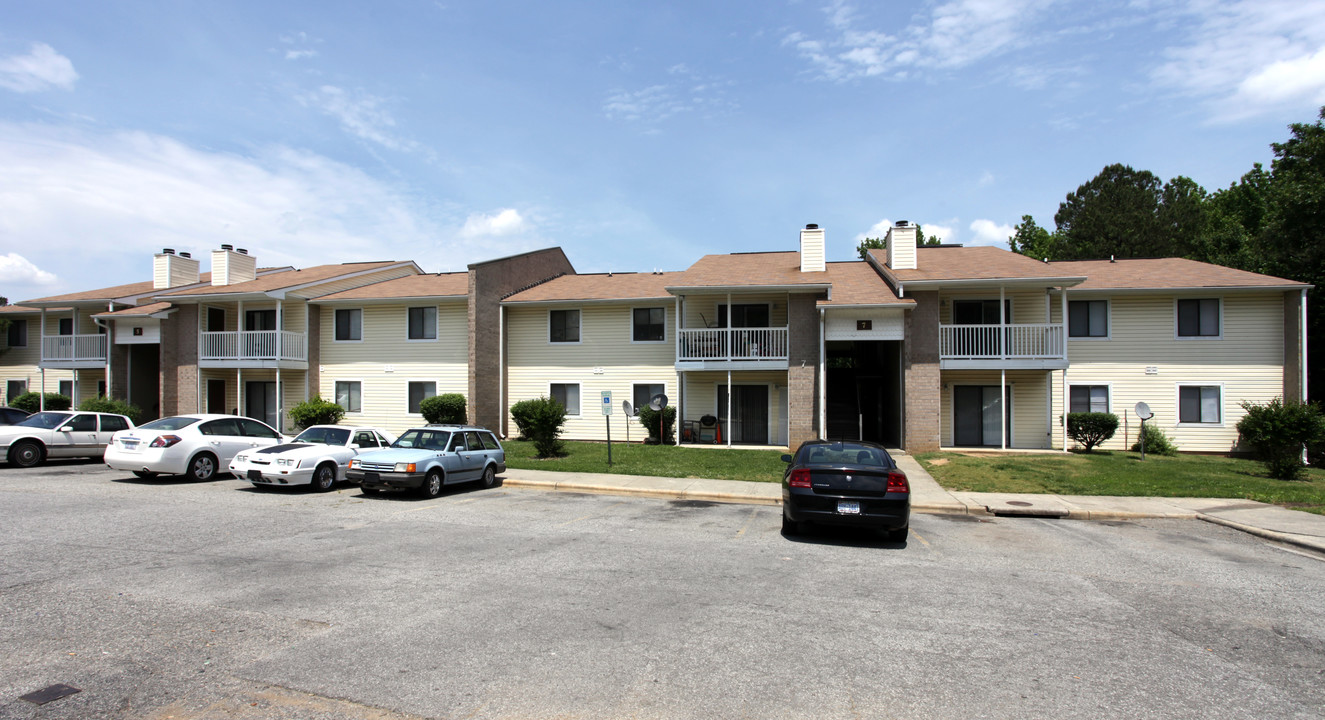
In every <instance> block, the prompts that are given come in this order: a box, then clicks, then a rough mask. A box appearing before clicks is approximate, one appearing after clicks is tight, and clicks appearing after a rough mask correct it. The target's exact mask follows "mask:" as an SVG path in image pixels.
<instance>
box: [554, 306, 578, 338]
mask: <svg viewBox="0 0 1325 720" xmlns="http://www.w3.org/2000/svg"><path fill="white" fill-rule="evenodd" d="M579 341H580V311H579V310H553V311H551V312H549V313H548V342H554V343H577V342H579Z"/></svg>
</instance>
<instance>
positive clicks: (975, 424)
mask: <svg viewBox="0 0 1325 720" xmlns="http://www.w3.org/2000/svg"><path fill="white" fill-rule="evenodd" d="M1006 392H1007V396H1008V399H1009V402H1008V407H1007V408H1004V409H1003V413H1002V414H1003V421H1004V422H1006V423H1007V428H1008V431H1009V435H1010V434H1011V430H1012V403H1011V398H1012V388H1011V387H1008V388H1007V390H1006ZM1002 406H1003V398H1002V397H1001V396H1000V395H999V392H998V386H997V385H956V386H954V387H953V389H952V417H953V444H954V445H957V446H960V447H999V446H1000V445H1002V442H1001V440H1002V431H1003V429H1002V424H1001V422H1000V419H999V410H1000V408H1002ZM1008 447H1011V444H1009V445H1008Z"/></svg>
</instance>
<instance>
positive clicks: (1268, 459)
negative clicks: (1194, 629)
mask: <svg viewBox="0 0 1325 720" xmlns="http://www.w3.org/2000/svg"><path fill="white" fill-rule="evenodd" d="M1242 409H1243V410H1246V411H1247V414H1246V415H1244V416H1243V417H1242V419H1241V420H1239V421H1238V435H1240V436H1241V437H1242V440H1243V441H1244V442H1246V443H1247V444H1249V445H1251V446H1252V447H1253V448H1255V449H1256V456H1257V457H1258V458H1260V460H1261V461H1262V462H1264V463H1265V467H1266V469H1268V470H1269V471H1270V475H1271V476H1273V477H1276V478H1279V479H1281V480H1296V479H1298V478H1300V477H1302V449H1303V448H1304V447H1305V446H1307V445H1308V444H1312V445H1314V444H1316V443H1319V442H1320V440H1321V438H1322V437H1325V415H1321V412H1320V408H1318V407H1316V406H1315V405H1306V404H1303V403H1295V402H1287V403H1286V402H1284V401H1283V400H1282V399H1280V398H1275V399H1273V400H1271V401H1270V402H1268V403H1266V404H1264V405H1255V404H1252V403H1250V402H1246V401H1244V402H1243V403H1242Z"/></svg>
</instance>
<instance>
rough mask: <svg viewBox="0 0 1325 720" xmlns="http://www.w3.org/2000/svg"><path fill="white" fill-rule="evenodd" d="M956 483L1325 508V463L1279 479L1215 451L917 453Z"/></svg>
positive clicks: (950, 485)
mask: <svg viewBox="0 0 1325 720" xmlns="http://www.w3.org/2000/svg"><path fill="white" fill-rule="evenodd" d="M916 459H917V460H919V461H920V462H921V464H922V465H923V466H924V467H925V469H926V470H928V471H929V473H930V474H931V475H933V476H934V479H935V480H938V482H939V484H940V485H942V486H943V487H945V488H947V489H949V490H970V491H973V492H1027V493H1058V494H1061V495H1125V496H1155V497H1217V498H1245V499H1248V500H1259V501H1260V502H1266V503H1273V504H1275V505H1282V506H1284V507H1289V508H1294V509H1297V510H1306V511H1308V512H1314V513H1319V514H1322V515H1325V470H1317V469H1315V468H1308V470H1307V475H1306V478H1307V479H1305V480H1300V481H1286V480H1275V479H1274V478H1271V477H1269V476H1268V475H1267V474H1266V472H1265V466H1264V465H1262V464H1261V463H1259V462H1256V461H1254V460H1244V459H1238V458H1227V457H1217V456H1208V455H1182V456H1179V457H1162V456H1156V455H1147V456H1146V459H1145V461H1142V460H1141V456H1140V455H1139V454H1138V453H1132V452H1095V453H1089V454H1087V453H1071V454H1053V455H1002V456H992V455H978V456H977V455H966V454H963V453H955V452H941V453H925V454H922V455H918V456H916Z"/></svg>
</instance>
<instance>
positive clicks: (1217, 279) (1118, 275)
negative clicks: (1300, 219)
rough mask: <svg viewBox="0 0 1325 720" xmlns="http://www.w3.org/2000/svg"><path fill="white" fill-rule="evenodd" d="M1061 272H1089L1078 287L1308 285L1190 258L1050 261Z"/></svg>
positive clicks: (1121, 288) (1134, 288)
mask: <svg viewBox="0 0 1325 720" xmlns="http://www.w3.org/2000/svg"><path fill="white" fill-rule="evenodd" d="M1050 265H1052V266H1053V267H1054V268H1055V269H1058V270H1059V272H1063V273H1067V274H1070V275H1085V276H1086V278H1087V279H1086V281H1085V282H1083V283H1081V284H1080V285H1078V286H1076V288H1075V289H1077V290H1140V289H1146V290H1151V289H1153V290H1169V289H1172V290H1176V289H1180V288H1241V287H1265V288H1283V289H1291V288H1305V287H1311V286H1310V285H1307V284H1305V283H1300V282H1297V281H1295V280H1285V279H1284V278H1278V277H1273V276H1271V275H1261V274H1259V273H1254V272H1247V271H1246V270H1236V269H1234V268H1230V267H1224V266H1223V265H1212V264H1210V263H1203V262H1200V261H1197V260H1188V259H1186V258H1119V259H1118V261H1117V262H1110V261H1108V260H1064V261H1055V262H1052V263H1050Z"/></svg>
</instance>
